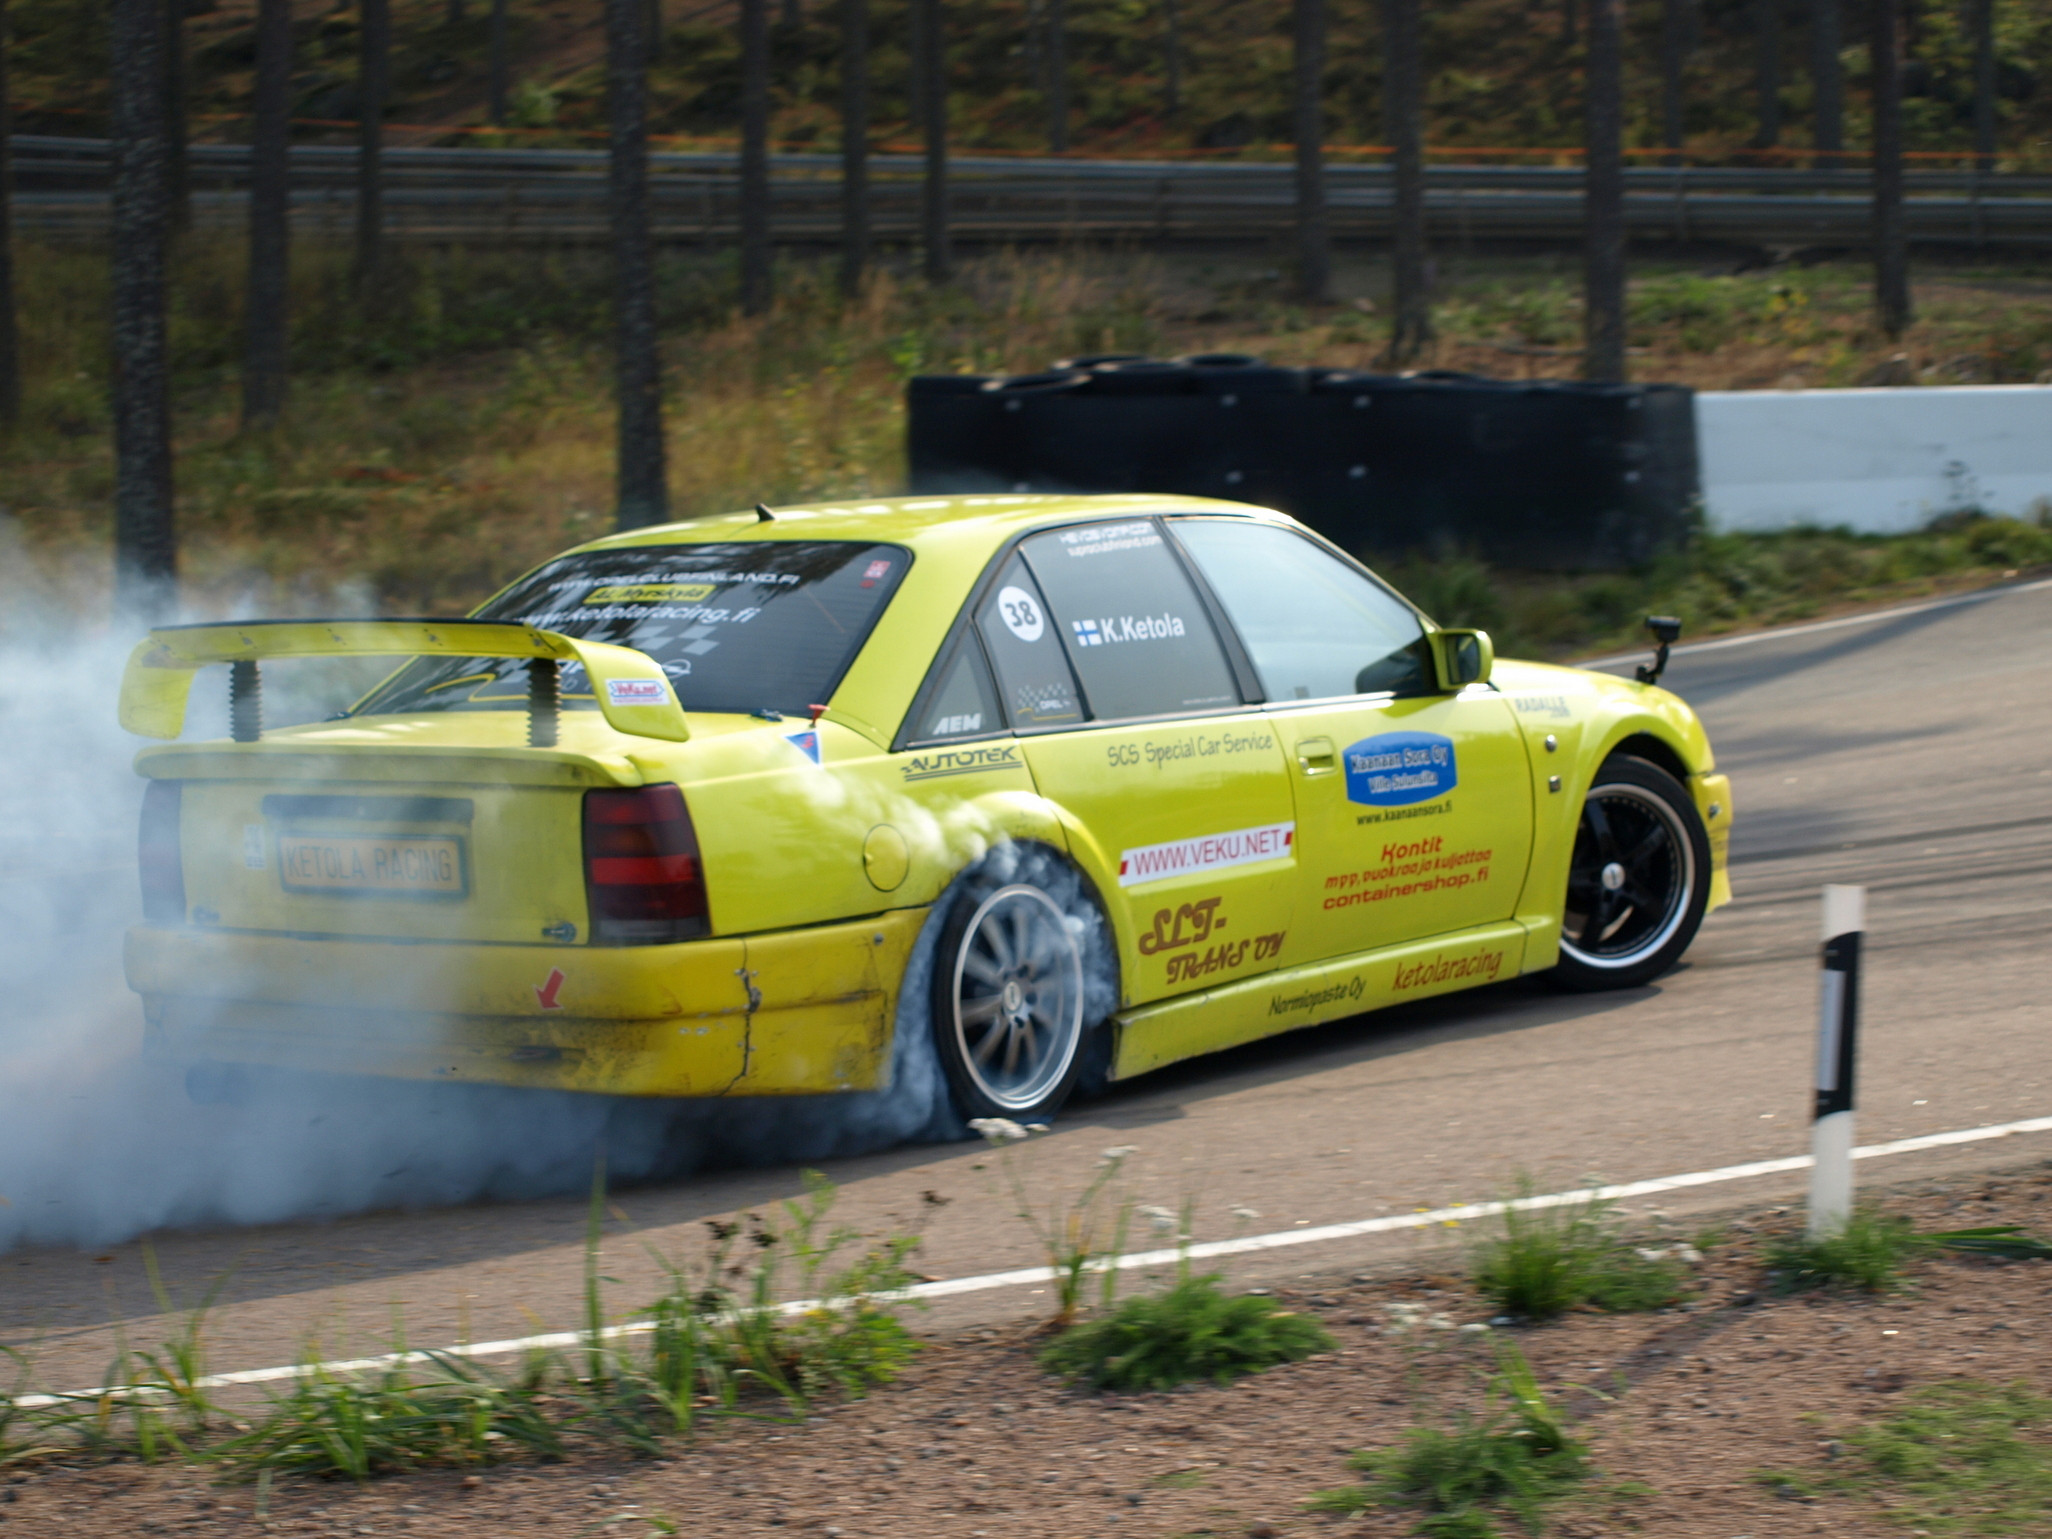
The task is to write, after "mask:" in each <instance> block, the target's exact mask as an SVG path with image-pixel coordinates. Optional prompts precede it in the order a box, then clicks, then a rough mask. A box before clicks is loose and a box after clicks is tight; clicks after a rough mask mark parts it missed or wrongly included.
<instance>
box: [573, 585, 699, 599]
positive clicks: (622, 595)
mask: <svg viewBox="0 0 2052 1539" xmlns="http://www.w3.org/2000/svg"><path fill="white" fill-rule="evenodd" d="M716 591H717V589H716V586H715V585H714V584H712V583H709V582H621V583H611V584H609V585H607V586H606V587H603V588H593V589H592V590H591V592H589V593H587V594H585V595H584V602H585V603H587V604H695V603H697V602H698V601H699V600H700V599H704V598H711V597H712V596H713V594H714V593H715V592H716Z"/></svg>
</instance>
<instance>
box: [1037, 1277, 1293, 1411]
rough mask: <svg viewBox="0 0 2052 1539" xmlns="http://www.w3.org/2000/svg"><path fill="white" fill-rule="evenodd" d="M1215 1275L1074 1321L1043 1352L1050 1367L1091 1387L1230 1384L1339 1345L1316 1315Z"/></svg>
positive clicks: (1043, 1362) (1130, 1388) (1042, 1357)
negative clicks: (1239, 1289) (1233, 1287)
mask: <svg viewBox="0 0 2052 1539" xmlns="http://www.w3.org/2000/svg"><path fill="white" fill-rule="evenodd" d="M1218 1283H1219V1279H1218V1278H1217V1276H1215V1275H1207V1276H1202V1277H1184V1278H1182V1279H1181V1280H1180V1281H1178V1282H1177V1283H1176V1284H1175V1285H1174V1286H1173V1287H1170V1288H1167V1289H1165V1290H1163V1291H1162V1292H1159V1293H1151V1294H1141V1295H1138V1296H1135V1297H1133V1298H1129V1299H1127V1300H1126V1301H1125V1302H1124V1303H1123V1304H1121V1305H1119V1307H1118V1308H1117V1309H1116V1310H1114V1311H1113V1312H1112V1313H1111V1314H1109V1315H1107V1316H1106V1317H1104V1318H1103V1319H1099V1320H1091V1321H1088V1322H1086V1323H1084V1324H1082V1325H1076V1326H1071V1327H1070V1328H1069V1329H1068V1330H1067V1331H1065V1332H1063V1333H1062V1334H1061V1335H1060V1336H1058V1337H1057V1338H1055V1340H1054V1341H1052V1342H1050V1343H1049V1344H1048V1345H1047V1346H1046V1347H1045V1348H1044V1349H1042V1351H1041V1354H1040V1366H1041V1367H1043V1368H1045V1369H1047V1370H1048V1371H1049V1372H1050V1373H1057V1374H1060V1375H1061V1376H1062V1377H1064V1378H1067V1379H1072V1380H1077V1381H1080V1382H1082V1383H1085V1384H1088V1385H1089V1386H1090V1387H1091V1388H1092V1389H1115V1390H1127V1391H1135V1390H1161V1389H1169V1388H1172V1387H1174V1386H1175V1385H1177V1384H1186V1383H1190V1382H1192V1381H1202V1380H1208V1381H1210V1382H1211V1383H1214V1384H1227V1383H1230V1382H1231V1381H1232V1380H1234V1379H1237V1378H1241V1377H1244V1376H1245V1375H1247V1374H1250V1373H1259V1372H1260V1371H1261V1370H1262V1369H1264V1368H1273V1367H1274V1366H1275V1365H1276V1364H1278V1363H1292V1362H1297V1361H1299V1360H1300V1359H1302V1358H1306V1357H1309V1356H1310V1355H1311V1354H1312V1353H1314V1352H1325V1351H1329V1350H1330V1349H1331V1348H1332V1345H1333V1340H1332V1337H1331V1336H1330V1335H1328V1334H1327V1333H1326V1331H1325V1328H1324V1327H1323V1326H1321V1325H1320V1324H1319V1323H1318V1322H1317V1321H1316V1320H1313V1319H1311V1318H1309V1317H1308V1316H1305V1315H1298V1314H1292V1313H1290V1312H1289V1311H1287V1310H1285V1309H1282V1308H1280V1307H1278V1306H1277V1304H1276V1302H1275V1300H1273V1299H1271V1298H1267V1297H1263V1296H1260V1295H1256V1294H1239V1295H1237V1296H1229V1295H1227V1294H1225V1293H1223V1292H1221V1291H1220V1289H1219V1286H1218Z"/></svg>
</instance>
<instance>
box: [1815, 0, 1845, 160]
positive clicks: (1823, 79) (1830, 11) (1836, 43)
mask: <svg viewBox="0 0 2052 1539" xmlns="http://www.w3.org/2000/svg"><path fill="white" fill-rule="evenodd" d="M1840 46H1841V39H1840V37H1839V29H1838V0H1810V94H1811V96H1812V98H1813V99H1814V102H1815V105H1814V108H1813V111H1814V112H1815V114H1816V121H1815V124H1814V126H1813V127H1812V129H1811V132H1810V142H1811V143H1812V144H1814V145H1815V146H1816V147H1817V148H1818V149H1820V150H1822V151H1823V152H1824V154H1825V157H1836V155H1837V154H1838V152H1839V151H1840V150H1842V149H1844V148H1845V71H1844V69H1843V67H1842V66H1841V65H1840V64H1839V60H1838V50H1839V48H1840ZM1819 164H1820V165H1833V164H1836V160H1835V158H1820V160H1819Z"/></svg>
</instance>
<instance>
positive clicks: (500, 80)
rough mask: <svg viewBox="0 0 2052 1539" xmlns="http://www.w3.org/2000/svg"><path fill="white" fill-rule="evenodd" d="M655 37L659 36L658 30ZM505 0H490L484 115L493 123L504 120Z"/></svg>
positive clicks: (506, 86) (505, 64) (496, 123)
mask: <svg viewBox="0 0 2052 1539" xmlns="http://www.w3.org/2000/svg"><path fill="white" fill-rule="evenodd" d="M656 35H657V37H661V35H662V33H661V31H660V30H658V32H657V34H656ZM506 48H507V40H506V0H492V42H491V57H490V60H489V62H488V63H487V65H486V79H485V116H486V117H487V118H489V119H490V120H491V122H492V123H493V124H494V125H501V124H503V123H504V122H505V121H506V95H507V90H508V84H509V83H508V79H507V76H508V73H509V70H510V61H509V60H508V58H507V56H506Z"/></svg>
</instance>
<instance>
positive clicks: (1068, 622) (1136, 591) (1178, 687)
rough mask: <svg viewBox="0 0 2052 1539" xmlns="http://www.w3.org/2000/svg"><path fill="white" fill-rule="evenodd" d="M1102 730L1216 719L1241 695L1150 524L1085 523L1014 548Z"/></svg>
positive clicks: (1187, 584)
mask: <svg viewBox="0 0 2052 1539" xmlns="http://www.w3.org/2000/svg"><path fill="white" fill-rule="evenodd" d="M1020 548H1021V549H1022V550H1024V551H1025V553H1026V560H1027V563H1028V564H1029V565H1030V566H1031V567H1032V568H1033V572H1034V575H1035V576H1037V577H1038V578H1039V579H1040V587H1041V591H1042V592H1043V593H1045V594H1046V595H1047V601H1048V605H1049V607H1050V608H1051V609H1052V610H1053V622H1054V623H1055V627H1056V629H1058V630H1059V632H1060V634H1061V644H1062V646H1063V647H1064V648H1066V649H1067V651H1068V655H1069V662H1070V663H1071V665H1072V666H1073V667H1074V668H1075V670H1076V677H1077V678H1078V679H1080V680H1081V681H1082V683H1083V695H1084V698H1085V700H1087V701H1088V703H1089V707H1090V714H1091V715H1092V716H1093V717H1095V718H1096V719H1098V720H1099V721H1116V720H1119V719H1122V718H1126V717H1134V716H1169V715H1174V714H1176V713H1177V712H1181V711H1204V710H1216V709H1219V708H1220V707H1223V706H1235V705H1238V704H1239V703H1240V690H1239V686H1238V685H1237V684H1235V683H1234V681H1233V671H1232V667H1231V665H1230V664H1229V663H1227V661H1226V655H1225V648H1224V647H1223V646H1222V645H1221V644H1220V642H1219V639H1218V633H1217V632H1216V631H1214V630H1213V629H1212V626H1211V620H1210V617H1209V616H1208V615H1207V614H1206V613H1205V610H1204V604H1203V601H1202V600H1201V599H1200V598H1199V597H1198V596H1197V589H1196V587H1195V585H1194V584H1192V582H1191V581H1190V578H1189V574H1188V573H1187V572H1186V571H1185V570H1184V569H1183V564H1182V563H1181V562H1180V561H1179V560H1177V559H1176V553H1175V552H1174V551H1173V550H1172V549H1170V548H1169V544H1168V541H1167V540H1165V539H1164V538H1162V534H1161V529H1160V526H1159V525H1157V524H1156V523H1155V522H1154V521H1153V520H1152V519H1136V520H1131V521H1128V522H1124V523H1116V524H1083V525H1079V526H1077V527H1075V528H1071V529H1052V530H1049V531H1048V532H1047V533H1046V534H1037V535H1035V536H1033V537H1032V538H1031V539H1029V540H1027V541H1026V542H1025V544H1024V545H1023V546H1021V547H1020Z"/></svg>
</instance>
